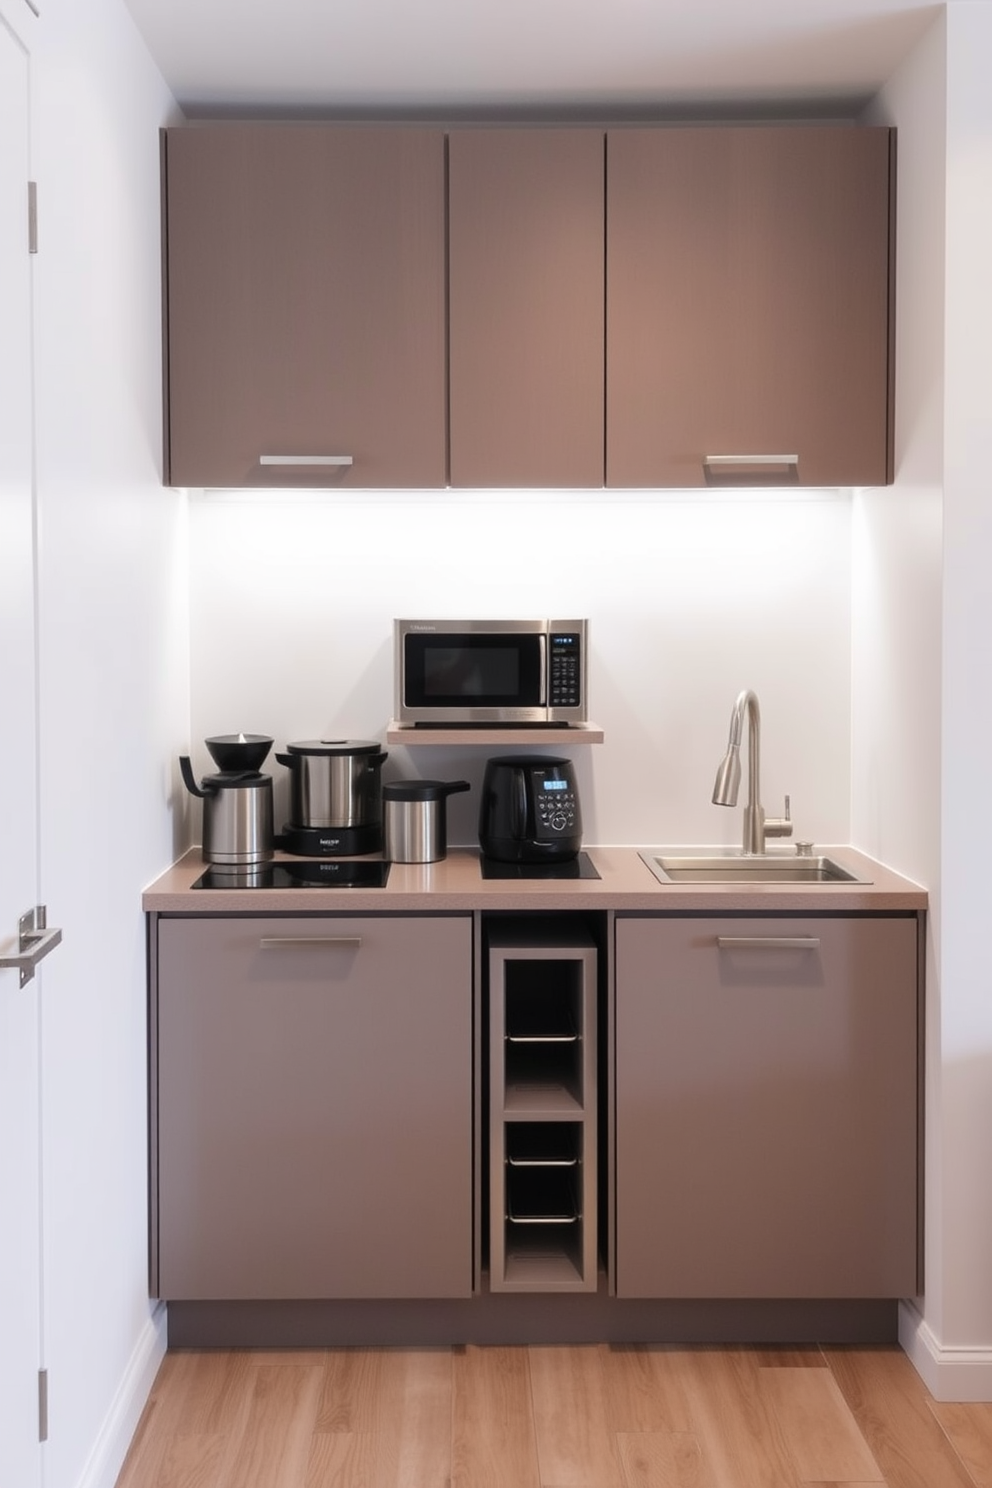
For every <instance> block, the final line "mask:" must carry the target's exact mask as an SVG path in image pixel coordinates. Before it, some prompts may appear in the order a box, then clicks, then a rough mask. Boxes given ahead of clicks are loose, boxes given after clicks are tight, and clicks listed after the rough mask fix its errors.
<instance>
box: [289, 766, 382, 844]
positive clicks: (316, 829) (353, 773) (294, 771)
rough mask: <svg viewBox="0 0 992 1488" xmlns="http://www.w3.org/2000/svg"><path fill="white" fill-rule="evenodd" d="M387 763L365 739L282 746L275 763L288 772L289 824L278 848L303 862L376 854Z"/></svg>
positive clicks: (380, 834)
mask: <svg viewBox="0 0 992 1488" xmlns="http://www.w3.org/2000/svg"><path fill="white" fill-rule="evenodd" d="M387 758H388V756H387V754H386V753H385V752H384V751H383V750H382V749H381V748H380V746H379V745H378V744H377V743H375V742H373V741H371V740H366V739H310V740H306V741H304V742H302V743H297V744H287V746H286V753H285V754H277V755H276V759H277V760H278V761H279V763H280V764H281V765H285V766H286V767H287V769H288V770H289V771H290V792H291V808H290V823H289V825H288V826H286V827H285V828H284V830H283V833H282V835H281V837H280V838H279V841H278V845H279V846H280V847H284V848H285V849H286V851H287V852H292V853H301V854H303V855H304V856H306V857H312V856H320V855H324V854H327V855H334V854H341V855H343V856H350V855H351V854H361V853H372V852H379V851H380V850H381V848H382V764H383V761H384V760H385V759H387Z"/></svg>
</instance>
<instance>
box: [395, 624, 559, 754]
mask: <svg viewBox="0 0 992 1488" xmlns="http://www.w3.org/2000/svg"><path fill="white" fill-rule="evenodd" d="M587 642H588V621H586V620H394V622H393V648H394V673H395V713H396V718H397V720H398V722H399V723H401V724H415V725H420V726H425V727H429V726H430V725H431V724H449V725H450V724H528V723H530V724H542V723H543V724H562V725H567V724H578V723H585V722H586V721H587V717H588V715H587V708H586V654H587Z"/></svg>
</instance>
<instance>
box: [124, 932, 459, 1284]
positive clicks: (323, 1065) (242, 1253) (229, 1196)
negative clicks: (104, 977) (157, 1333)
mask: <svg viewBox="0 0 992 1488" xmlns="http://www.w3.org/2000/svg"><path fill="white" fill-rule="evenodd" d="M156 980H157V993H156V996H155V999H154V1001H153V1018H154V1020H155V1029H156V1032H155V1041H156V1050H155V1052H156V1055H157V1058H156V1061H155V1071H156V1080H155V1099H154V1101H153V1107H152V1137H153V1171H154V1180H155V1181H154V1182H153V1262H154V1256H155V1247H156V1243H157V1272H158V1276H157V1282H158V1285H157V1294H158V1295H159V1296H162V1297H166V1298H170V1299H189V1300H193V1299H214V1300H227V1299H263V1298H265V1299H280V1298H307V1299H315V1298H349V1297H356V1298H357V1297H368V1298H371V1297H391V1298H395V1297H408V1298H416V1297H467V1296H469V1295H470V1294H471V1291H472V1284H473V1275H472V1272H473V1264H472V1203H473V1200H472V921H471V917H470V916H467V915H466V916H442V917H434V916H430V917H427V916H422V917H411V918H406V917H397V918H395V919H394V918H389V917H387V916H374V915H370V916H360V917H347V918H344V917H342V918H338V917H300V918H296V917H290V918H280V917H272V918H265V917H258V918H256V917H248V916H246V917H222V918H177V919H171V918H165V919H163V920H162V921H160V923H159V926H158V970H157V979H156ZM154 1269H155V1267H154V1264H153V1272H154ZM153 1280H154V1276H153Z"/></svg>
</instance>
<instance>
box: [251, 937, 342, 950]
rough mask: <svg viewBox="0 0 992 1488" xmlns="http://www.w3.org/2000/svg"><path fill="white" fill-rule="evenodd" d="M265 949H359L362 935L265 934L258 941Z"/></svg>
mask: <svg viewBox="0 0 992 1488" xmlns="http://www.w3.org/2000/svg"><path fill="white" fill-rule="evenodd" d="M258 943H259V945H260V946H261V948H262V950H263V951H281V950H282V948H283V946H337V947H338V949H339V950H357V949H358V947H359V946H360V945H361V943H362V937H361V936H360V935H264V936H263V937H262V939H261V940H260V941H259V942H258Z"/></svg>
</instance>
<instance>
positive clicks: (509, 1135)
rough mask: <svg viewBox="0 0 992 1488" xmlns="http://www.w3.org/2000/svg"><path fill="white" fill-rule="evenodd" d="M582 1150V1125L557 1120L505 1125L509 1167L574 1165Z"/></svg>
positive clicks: (577, 1162)
mask: <svg viewBox="0 0 992 1488" xmlns="http://www.w3.org/2000/svg"><path fill="white" fill-rule="evenodd" d="M581 1153H582V1127H581V1126H580V1125H579V1124H578V1123H577V1122H576V1123H568V1124H566V1123H563V1122H558V1121H535V1122H526V1121H515V1122H511V1123H510V1125H509V1126H508V1127H507V1129H506V1163H507V1167H510V1168H577V1167H578V1165H579V1162H580V1161H581Z"/></svg>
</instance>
